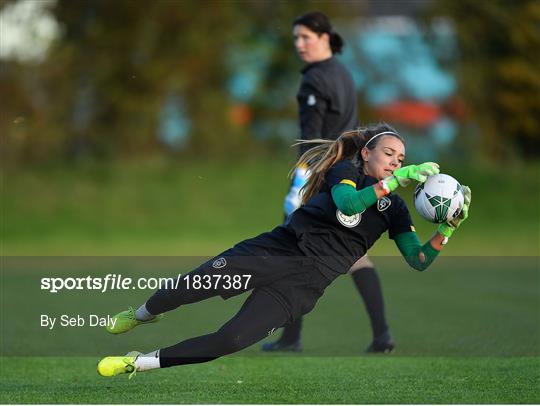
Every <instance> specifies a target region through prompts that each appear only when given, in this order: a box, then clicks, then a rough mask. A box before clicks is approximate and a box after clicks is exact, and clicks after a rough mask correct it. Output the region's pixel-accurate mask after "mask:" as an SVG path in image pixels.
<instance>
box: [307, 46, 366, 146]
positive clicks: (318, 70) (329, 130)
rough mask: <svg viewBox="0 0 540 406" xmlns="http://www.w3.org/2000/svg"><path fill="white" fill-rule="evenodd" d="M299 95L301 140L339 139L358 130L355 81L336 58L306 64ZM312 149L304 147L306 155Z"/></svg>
mask: <svg viewBox="0 0 540 406" xmlns="http://www.w3.org/2000/svg"><path fill="white" fill-rule="evenodd" d="M302 74H303V78H302V83H301V85H300V90H299V91H298V94H297V96H296V98H297V100H298V106H299V116H300V131H301V138H302V139H304V140H309V139H313V138H326V139H336V138H337V137H338V136H339V135H340V134H341V133H342V132H343V131H346V130H354V129H356V128H357V127H358V125H359V122H358V107H357V103H356V91H355V86H354V81H353V79H352V76H351V74H350V73H349V71H348V70H347V69H346V68H345V66H343V64H341V63H340V62H339V61H338V60H337V59H336V58H335V57H332V58H330V59H326V60H324V61H321V62H316V63H312V64H309V65H307V66H306V67H305V68H304V69H303V70H302ZM309 148H310V146H305V145H304V146H302V148H300V153H301V154H302V153H304V152H305V151H306V150H308V149H309Z"/></svg>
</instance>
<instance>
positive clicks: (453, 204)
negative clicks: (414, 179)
mask: <svg viewBox="0 0 540 406" xmlns="http://www.w3.org/2000/svg"><path fill="white" fill-rule="evenodd" d="M463 200H464V199H463V190H462V188H461V185H460V184H459V182H458V181H457V180H456V179H454V178H453V177H451V176H449V175H445V174H442V173H440V174H438V175H433V176H430V177H428V178H427V180H426V181H425V182H424V183H419V184H418V186H417V187H416V190H415V191H414V206H415V207H416V211H418V213H419V214H420V215H421V216H422V217H423V218H425V219H426V220H427V221H430V222H432V223H444V222H446V221H450V220H453V219H455V218H456V217H457V216H459V214H460V213H461V209H462V208H463Z"/></svg>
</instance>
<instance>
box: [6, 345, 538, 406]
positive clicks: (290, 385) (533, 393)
mask: <svg viewBox="0 0 540 406" xmlns="http://www.w3.org/2000/svg"><path fill="white" fill-rule="evenodd" d="M2 363H3V367H2V380H1V382H2V383H1V387H2V403H74V404H79V403H93V404H95V403H98V404H99V403H124V404H126V403H127V404H140V403H143V404H155V403H168V404H170V403H187V404H194V403H212V404H222V403H223V404H224V403H233V404H234V403H270V404H279V403H304V404H320V403H344V404H351V403H370V404H373V403H384V404H399V403H408V404H411V403H427V404H441V403H442V404H450V403H457V404H471V403H478V404H516V403H517V404H520V403H538V402H540V394H539V392H538V385H539V383H540V372H539V371H540V362H539V360H538V359H537V358H438V357H435V358H433V357H419V358H391V357H390V358H388V357H378V356H375V357H354V358H353V357H349V358H344V357H323V358H321V357H316V358H312V357H277V358H276V357H273V358H269V357H266V358H245V357H231V358H226V359H220V360H217V361H215V362H213V363H211V364H205V365H191V366H186V367H181V368H173V369H168V370H158V371H151V372H147V373H144V374H142V373H140V374H138V375H137V376H135V377H134V378H133V379H131V380H128V378H127V376H119V377H115V378H102V377H99V376H98V375H97V374H96V373H95V372H94V368H95V360H93V359H89V358H80V357H79V358H52V359H51V358H7V359H3V361H2Z"/></svg>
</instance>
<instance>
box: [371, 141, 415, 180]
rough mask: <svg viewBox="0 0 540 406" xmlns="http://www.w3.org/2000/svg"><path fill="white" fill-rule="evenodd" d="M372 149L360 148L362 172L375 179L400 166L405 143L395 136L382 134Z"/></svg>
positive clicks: (382, 177) (386, 175) (403, 157)
mask: <svg viewBox="0 0 540 406" xmlns="http://www.w3.org/2000/svg"><path fill="white" fill-rule="evenodd" d="M377 141H378V142H377V144H376V145H375V147H374V148H373V149H368V148H365V147H364V148H362V151H361V155H362V160H363V161H364V173H365V174H366V175H369V176H372V177H374V178H376V179H379V180H381V179H384V178H386V177H388V176H390V175H392V173H393V172H394V171H395V170H396V169H399V168H401V165H402V163H403V160H404V159H405V145H403V143H402V142H401V140H399V139H398V138H396V137H392V136H391V135H384V136H382V138H381V139H380V140H377Z"/></svg>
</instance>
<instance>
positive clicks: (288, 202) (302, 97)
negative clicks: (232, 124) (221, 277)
mask: <svg viewBox="0 0 540 406" xmlns="http://www.w3.org/2000/svg"><path fill="white" fill-rule="evenodd" d="M292 25H293V36H294V46H295V48H296V51H297V52H298V55H299V56H300V58H301V59H302V61H303V62H305V63H306V66H305V67H304V69H302V75H303V76H302V83H301V85H300V90H299V91H298V95H297V100H298V106H299V119H300V131H301V138H302V140H312V139H317V138H319V139H320V138H324V139H331V140H334V139H336V138H337V137H338V136H339V135H340V134H341V133H343V132H344V131H347V130H350V129H353V128H357V127H358V126H359V121H358V107H357V101H356V92H355V86H354V82H353V79H352V76H351V74H350V73H349V71H348V70H347V69H346V68H345V66H343V64H341V63H340V62H339V61H338V60H337V58H336V57H335V56H334V55H335V54H337V53H341V49H342V47H343V39H342V38H341V36H340V35H339V34H338V33H336V32H335V31H334V30H333V29H332V25H331V23H330V20H329V19H328V17H327V16H326V15H325V14H323V13H320V12H311V13H307V14H304V15H302V16H300V17H298V18H296V19H295V20H294V21H293V24H292ZM312 145H313V144H301V145H300V151H299V152H300V155H302V154H303V153H304V152H306V151H307V150H308V149H310V148H311V147H312ZM306 172H307V171H306V169H305V168H298V169H297V170H296V171H295V173H294V174H293V179H292V182H291V186H290V189H289V193H288V194H287V196H286V197H285V205H284V206H285V207H284V208H285V217H286V219H287V218H289V217H290V215H291V214H292V213H293V212H294V211H295V210H296V209H297V208H298V207H299V206H300V201H301V196H300V189H301V188H302V186H304V185H305V184H306V182H307V173H306ZM349 274H350V275H351V277H352V279H353V281H354V284H355V285H356V288H357V289H358V291H359V292H360V295H361V296H362V299H363V300H364V304H365V307H366V310H367V312H368V314H369V318H370V321H371V328H372V330H373V341H372V342H371V344H370V345H369V346H368V347H367V348H366V352H390V351H392V350H393V349H394V341H393V339H392V337H391V335H390V332H389V329H388V324H387V322H386V317H385V314H384V301H383V294H382V289H381V284H380V281H379V277H378V275H377V272H376V271H375V267H374V265H373V263H372V262H371V261H370V260H369V258H368V257H367V256H364V257H362V258H360V259H359V260H358V261H357V262H356V263H355V264H354V265H353V266H352V267H351V269H350V270H349ZM301 330H302V318H301V317H300V318H298V319H297V320H296V321H295V322H293V323H291V324H288V325H286V326H285V328H284V330H283V333H282V335H281V337H280V338H279V339H278V340H277V341H275V342H271V343H266V344H264V345H263V347H262V349H263V351H301V344H300V334H301Z"/></svg>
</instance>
